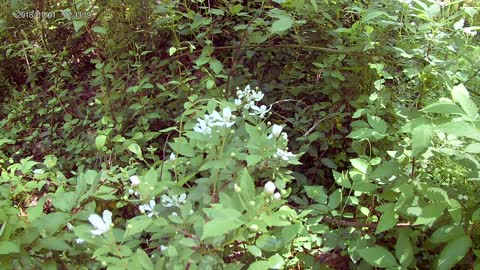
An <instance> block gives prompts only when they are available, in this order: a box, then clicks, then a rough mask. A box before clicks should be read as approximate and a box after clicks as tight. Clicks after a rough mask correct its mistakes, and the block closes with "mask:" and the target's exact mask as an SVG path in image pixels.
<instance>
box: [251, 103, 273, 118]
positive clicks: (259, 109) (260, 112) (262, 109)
mask: <svg viewBox="0 0 480 270" xmlns="http://www.w3.org/2000/svg"><path fill="white" fill-rule="evenodd" d="M271 108H272V106H270V107H268V108H267V106H265V105H262V106H260V107H258V106H257V105H253V106H252V110H254V111H255V112H253V113H250V115H260V118H264V117H265V114H266V113H267V112H268V111H270V109H271Z"/></svg>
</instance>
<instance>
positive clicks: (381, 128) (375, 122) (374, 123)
mask: <svg viewBox="0 0 480 270" xmlns="http://www.w3.org/2000/svg"><path fill="white" fill-rule="evenodd" d="M367 120H368V124H369V125H370V126H371V127H372V128H373V129H374V130H376V131H377V132H379V133H385V131H387V122H385V121H384V120H383V119H382V118H380V117H378V116H375V115H367Z"/></svg>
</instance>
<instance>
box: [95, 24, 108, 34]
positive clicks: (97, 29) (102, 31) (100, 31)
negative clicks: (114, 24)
mask: <svg viewBox="0 0 480 270" xmlns="http://www.w3.org/2000/svg"><path fill="white" fill-rule="evenodd" d="M92 31H93V32H95V33H98V34H102V35H105V34H106V33H107V29H106V28H103V27H100V26H95V27H93V28H92Z"/></svg>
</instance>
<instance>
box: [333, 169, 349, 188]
mask: <svg viewBox="0 0 480 270" xmlns="http://www.w3.org/2000/svg"><path fill="white" fill-rule="evenodd" d="M332 173H333V178H334V179H335V183H337V185H339V186H341V187H344V188H351V187H352V184H351V183H350V181H349V180H348V177H347V176H345V175H343V174H341V173H339V172H337V171H334V170H332Z"/></svg>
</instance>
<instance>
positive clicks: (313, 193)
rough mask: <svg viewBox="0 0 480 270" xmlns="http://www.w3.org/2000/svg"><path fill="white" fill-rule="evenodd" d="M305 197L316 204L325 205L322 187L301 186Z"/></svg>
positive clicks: (325, 197)
mask: <svg viewBox="0 0 480 270" xmlns="http://www.w3.org/2000/svg"><path fill="white" fill-rule="evenodd" d="M303 188H304V189H305V192H306V193H307V196H308V197H310V198H311V199H313V200H314V201H316V202H317V203H321V204H327V198H328V197H327V192H326V191H325V189H324V188H323V187H322V186H303Z"/></svg>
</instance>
